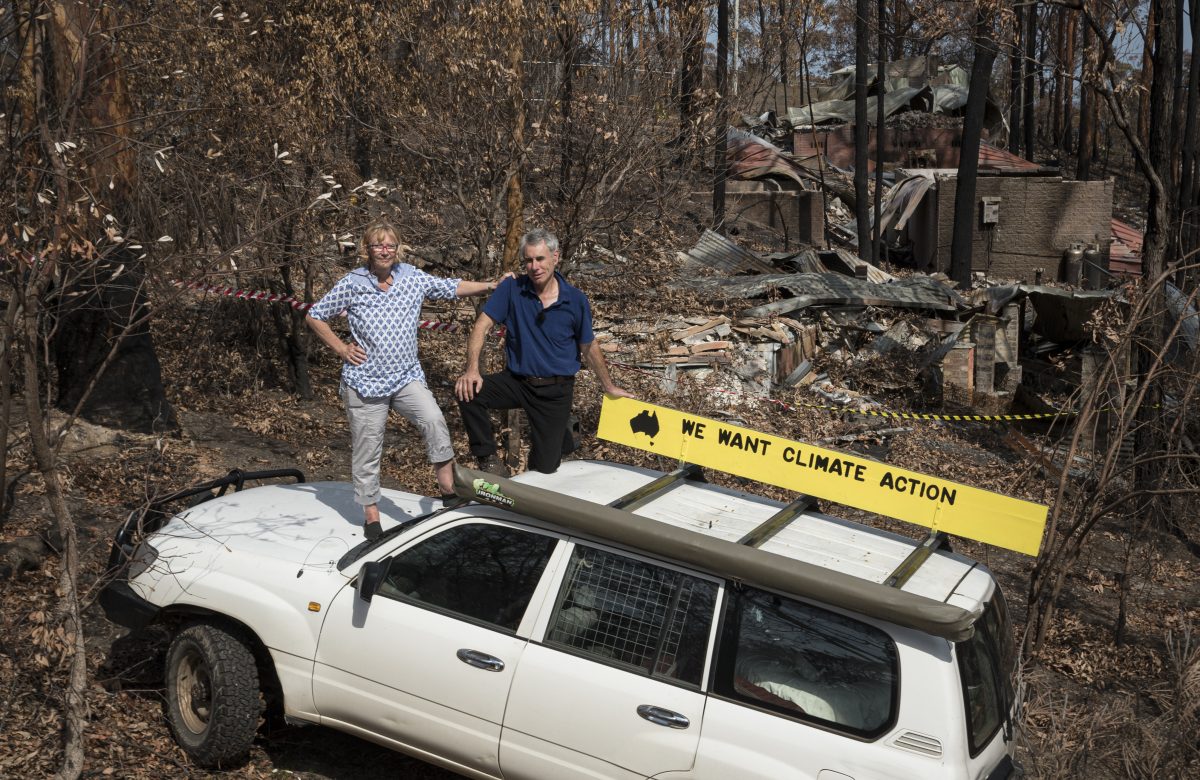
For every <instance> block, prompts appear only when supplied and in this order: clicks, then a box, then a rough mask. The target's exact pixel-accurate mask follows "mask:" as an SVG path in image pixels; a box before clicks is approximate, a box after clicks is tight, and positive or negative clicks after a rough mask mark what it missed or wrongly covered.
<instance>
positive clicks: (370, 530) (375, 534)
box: [363, 522, 383, 542]
mask: <svg viewBox="0 0 1200 780" xmlns="http://www.w3.org/2000/svg"><path fill="white" fill-rule="evenodd" d="M382 535H383V526H382V525H380V524H379V523H378V522H374V523H364V524H363V536H365V537H367V541H368V542H373V541H375V540H376V539H378V538H379V537H380V536H382Z"/></svg>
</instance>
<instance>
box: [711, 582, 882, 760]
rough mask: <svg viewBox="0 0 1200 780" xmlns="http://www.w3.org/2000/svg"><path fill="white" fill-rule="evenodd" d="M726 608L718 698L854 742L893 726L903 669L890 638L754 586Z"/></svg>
mask: <svg viewBox="0 0 1200 780" xmlns="http://www.w3.org/2000/svg"><path fill="white" fill-rule="evenodd" d="M727 604H728V607H727V609H728V612H727V614H726V620H725V628H724V633H723V636H722V640H721V649H720V657H719V660H718V662H717V676H716V680H715V685H714V688H715V690H716V691H717V693H720V694H722V695H724V696H728V697H730V698H732V699H735V700H739V701H743V702H746V703H748V704H753V705H754V706H757V707H762V708H765V709H769V710H773V711H775V712H778V713H780V714H783V715H789V716H792V717H795V718H799V719H801V720H809V721H814V722H817V723H819V724H821V725H824V726H829V727H831V728H834V729H836V730H839V731H845V732H849V733H852V734H854V735H855V736H861V737H872V736H878V735H879V734H881V733H883V731H884V730H885V729H886V728H887V727H888V726H889V724H890V723H891V721H892V718H893V713H894V711H895V709H896V696H897V692H898V686H897V683H898V680H899V669H898V667H897V652H896V645H895V643H894V642H893V641H892V638H891V637H890V636H888V634H887V633H886V632H884V631H881V630H879V629H878V628H875V627H874V626H871V625H868V624H866V623H863V622H861V621H859V620H855V619H854V618H850V617H847V616H845V615H841V614H838V613H836V612H830V611H829V610H825V609H821V608H819V607H815V606H812V605H811V604H806V603H804V602H801V601H796V600H793V599H789V598H785V597H782V596H777V595H775V594H772V593H767V592H765V591H761V590H756V589H754V588H748V587H747V588H742V589H739V590H737V591H736V592H734V593H733V594H732V597H731V598H730V599H729V600H728V601H727Z"/></svg>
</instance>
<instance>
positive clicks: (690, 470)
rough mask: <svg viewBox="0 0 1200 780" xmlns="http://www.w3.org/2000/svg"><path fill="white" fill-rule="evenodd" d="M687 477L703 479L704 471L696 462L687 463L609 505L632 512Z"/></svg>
mask: <svg viewBox="0 0 1200 780" xmlns="http://www.w3.org/2000/svg"><path fill="white" fill-rule="evenodd" d="M685 479H695V480H700V481H703V480H704V471H703V470H702V469H701V468H700V467H699V466H697V465H696V464H694V463H685V464H683V465H682V466H680V467H679V468H677V469H675V470H674V471H672V472H671V473H670V474H663V475H662V476H661V477H659V478H658V479H656V480H654V481H653V482H648V483H646V484H645V485H642V486H641V487H640V488H638V489H636V490H632V491H630V492H628V493H626V494H625V495H623V496H621V497H620V498H618V499H616V500H615V501H613V502H612V503H610V504H609V506H611V507H612V508H613V509H624V510H625V511H626V512H632V511H633V510H635V509H637V508H638V507H640V506H642V505H643V504H646V503H648V502H650V501H652V500H653V499H655V498H657V497H658V496H659V495H661V494H662V493H664V492H666V491H667V490H668V489H670V488H671V487H673V486H674V485H675V484H676V483H678V482H681V481H683V480H685Z"/></svg>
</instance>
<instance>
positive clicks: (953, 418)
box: [768, 399, 1075, 422]
mask: <svg viewBox="0 0 1200 780" xmlns="http://www.w3.org/2000/svg"><path fill="white" fill-rule="evenodd" d="M768 400H771V401H772V402H773V403H777V404H782V403H783V402H782V401H775V400H774V399H768ZM796 405H797V406H805V407H808V408H809V409H825V410H826V411H833V412H837V413H838V414H861V415H865V416H867V417H888V418H890V419H893V420H939V421H942V422H1009V421H1013V420H1051V419H1055V418H1058V417H1074V416H1075V412H1071V411H1062V412H1040V413H1037V414H933V413H924V412H883V411H879V410H878V409H850V408H847V407H843V406H825V405H823V404H809V403H804V402H798V403H797V404H796Z"/></svg>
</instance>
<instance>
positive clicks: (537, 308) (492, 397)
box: [454, 228, 633, 476]
mask: <svg viewBox="0 0 1200 780" xmlns="http://www.w3.org/2000/svg"><path fill="white" fill-rule="evenodd" d="M518 254H519V256H520V257H521V261H522V262H523V263H524V265H525V274H524V275H523V276H519V277H516V278H515V279H505V280H503V281H502V282H501V283H500V286H499V287H497V288H496V291H495V292H494V293H493V294H492V295H491V297H489V298H488V300H487V303H485V304H484V305H483V311H482V312H480V314H479V319H477V320H476V321H475V327H474V329H473V330H472V331H471V337H470V340H469V341H468V343H467V367H466V370H465V371H464V372H463V374H462V376H460V377H459V378H458V381H457V382H456V383H455V387H454V389H455V394H456V395H457V396H458V408H459V410H460V411H461V412H462V418H463V424H464V425H465V426H466V428H467V440H468V441H469V443H470V446H471V454H472V455H474V456H475V457H476V458H477V459H478V461H479V468H480V469H482V470H483V471H489V472H492V473H493V474H500V475H501V476H508V469H507V467H505V466H504V465H503V464H502V463H501V462H500V460H499V459H498V458H497V457H496V440H495V435H494V433H493V431H492V420H491V417H490V415H489V411H490V410H492V409H518V408H519V409H524V410H525V414H526V415H527V416H528V418H529V434H530V439H531V440H532V447H531V449H530V452H529V468H530V469H532V470H534V471H540V472H543V473H546V474H551V473H553V472H555V471H557V470H558V464H559V463H560V462H561V461H562V454H563V451H564V449H565V448H566V447H565V446H564V445H565V440H566V438H567V437H568V436H569V435H570V432H569V431H568V430H567V425H568V422H569V420H570V417H571V403H572V400H573V398H574V393H575V374H576V373H577V372H578V371H579V368H580V363H579V358H580V355H581V354H582V356H583V359H584V361H586V362H587V365H588V367H589V368H590V369H592V371H593V372H594V373H595V374H596V378H597V379H599V380H600V386H601V387H602V388H603V389H604V392H605V393H607V394H608V395H611V396H616V397H624V398H632V397H633V394H632V393H629V392H627V391H626V390H624V389H622V388H620V387H618V386H617V385H616V384H614V383H613V381H612V377H610V376H609V373H608V366H607V365H606V364H605V362H604V356H603V355H602V354H601V353H600V347H599V346H597V344H596V340H595V336H594V335H593V334H592V309H591V305H590V304H589V303H588V299H587V296H586V295H584V294H583V293H582V292H580V291H579V290H578V289H577V288H575V287H572V286H571V285H570V284H567V280H566V279H564V278H563V276H562V274H560V273H558V271H557V270H556V269H557V267H558V259H559V258H558V239H557V238H555V236H554V234H553V233H550V232H549V231H546V230H543V229H540V228H539V229H536V230H531V231H530V232H528V233H526V234H525V235H524V236H522V237H521V245H520V248H519V251H518ZM496 325H503V326H505V327H506V328H507V331H508V332H507V335H506V336H505V339H504V354H505V358H506V359H507V366H508V367H507V368H506V369H505V370H504V371H502V372H500V373H498V374H488V375H487V376H481V375H480V373H479V354H480V352H482V351H483V342H484V339H486V338H487V334H488V333H489V332H491V330H492V328H493V327H495V326H496ZM566 449H569V448H566Z"/></svg>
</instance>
